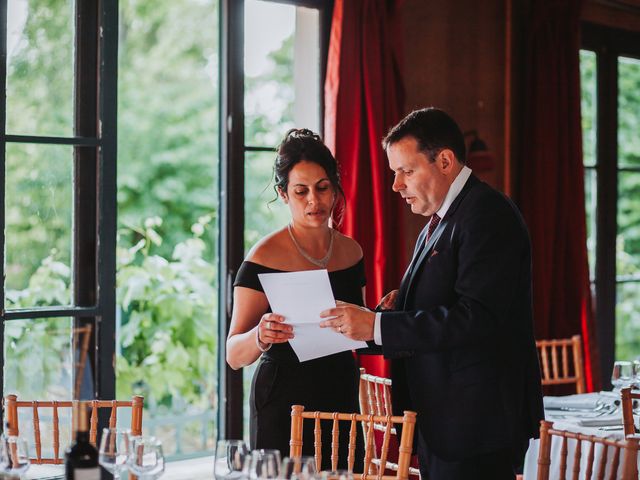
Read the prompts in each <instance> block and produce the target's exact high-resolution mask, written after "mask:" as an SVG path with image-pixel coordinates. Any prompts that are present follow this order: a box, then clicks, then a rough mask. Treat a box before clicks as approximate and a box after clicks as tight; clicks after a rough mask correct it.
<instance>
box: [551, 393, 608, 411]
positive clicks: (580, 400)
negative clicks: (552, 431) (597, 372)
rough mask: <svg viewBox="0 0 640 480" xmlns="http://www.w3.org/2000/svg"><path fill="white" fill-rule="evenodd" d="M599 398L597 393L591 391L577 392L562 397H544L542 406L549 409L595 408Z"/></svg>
mask: <svg viewBox="0 0 640 480" xmlns="http://www.w3.org/2000/svg"><path fill="white" fill-rule="evenodd" d="M599 400H601V399H600V397H599V395H594V394H592V393H579V394H576V395H566V396H564V397H544V408H545V409H550V410H562V409H578V410H595V409H596V407H597V406H598V402H599Z"/></svg>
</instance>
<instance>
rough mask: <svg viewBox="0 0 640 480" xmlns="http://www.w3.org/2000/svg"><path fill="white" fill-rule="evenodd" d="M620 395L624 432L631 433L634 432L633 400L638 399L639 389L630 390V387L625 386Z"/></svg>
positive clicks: (639, 395) (639, 398) (639, 397)
mask: <svg viewBox="0 0 640 480" xmlns="http://www.w3.org/2000/svg"><path fill="white" fill-rule="evenodd" d="M621 396H622V403H621V406H622V424H623V425H624V434H625V436H626V435H633V434H635V433H636V425H635V422H634V420H633V401H634V400H640V391H635V392H634V391H632V390H631V387H625V388H623V389H622V391H621Z"/></svg>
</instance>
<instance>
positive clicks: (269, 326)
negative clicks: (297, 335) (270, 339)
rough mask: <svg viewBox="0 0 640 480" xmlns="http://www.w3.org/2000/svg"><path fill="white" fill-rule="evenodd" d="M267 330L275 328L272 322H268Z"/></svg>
mask: <svg viewBox="0 0 640 480" xmlns="http://www.w3.org/2000/svg"><path fill="white" fill-rule="evenodd" d="M267 330H273V329H272V328H271V322H267Z"/></svg>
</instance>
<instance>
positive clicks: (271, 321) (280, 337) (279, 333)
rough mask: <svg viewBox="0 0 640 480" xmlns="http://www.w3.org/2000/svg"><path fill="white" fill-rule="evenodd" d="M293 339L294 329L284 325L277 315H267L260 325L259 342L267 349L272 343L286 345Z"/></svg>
mask: <svg viewBox="0 0 640 480" xmlns="http://www.w3.org/2000/svg"><path fill="white" fill-rule="evenodd" d="M292 338H293V327H292V326H291V325H287V324H286V323H284V317H283V316H282V315H278V314H277V313H265V314H264V315H262V318H261V319H260V322H259V323H258V341H259V342H260V343H261V344H263V345H264V346H265V347H266V346H268V345H269V344H272V343H285V342H288V341H289V340H291V339H292Z"/></svg>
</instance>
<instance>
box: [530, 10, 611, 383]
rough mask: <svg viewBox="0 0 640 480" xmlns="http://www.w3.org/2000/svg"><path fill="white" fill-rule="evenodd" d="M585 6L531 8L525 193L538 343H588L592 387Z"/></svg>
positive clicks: (596, 375)
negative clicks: (574, 338)
mask: <svg viewBox="0 0 640 480" xmlns="http://www.w3.org/2000/svg"><path fill="white" fill-rule="evenodd" d="M581 3H582V2H581V1H580V0H536V1H535V2H531V4H532V9H533V11H532V12H531V13H532V15H531V16H530V18H531V24H530V30H529V36H528V39H527V52H526V58H525V64H526V73H525V92H524V93H525V95H524V98H525V100H524V128H523V132H524V133H523V144H524V148H523V152H522V155H521V158H522V162H521V172H520V179H521V183H520V193H521V206H522V211H523V214H524V216H525V219H526V221H527V225H528V226H529V230H530V233H531V240H532V248H533V292H534V295H533V297H534V320H535V326H536V336H537V338H561V337H569V336H571V335H574V334H576V333H580V334H581V335H582V338H583V341H584V349H583V350H584V358H585V362H584V364H585V375H586V380H587V388H588V389H589V390H592V389H593V388H594V387H595V388H597V386H598V385H597V384H598V383H599V381H600V375H599V372H598V370H599V369H598V360H597V346H596V339H595V328H594V319H593V310H592V306H591V292H590V285H589V269H588V263H587V262H588V258H587V247H586V219H585V202H584V168H583V163H582V130H581V117H580V65H579V49H580V21H579V18H580V17H579V14H580V6H581Z"/></svg>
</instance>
